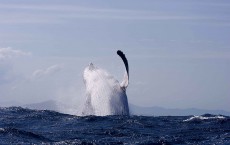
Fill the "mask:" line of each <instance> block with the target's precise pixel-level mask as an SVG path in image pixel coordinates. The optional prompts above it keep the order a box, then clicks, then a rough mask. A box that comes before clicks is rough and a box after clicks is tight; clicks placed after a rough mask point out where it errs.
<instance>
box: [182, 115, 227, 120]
mask: <svg viewBox="0 0 230 145" xmlns="http://www.w3.org/2000/svg"><path fill="white" fill-rule="evenodd" d="M211 119H226V117H224V116H220V115H219V116H213V117H204V116H193V117H190V118H188V119H186V120H183V121H184V122H189V121H202V120H211Z"/></svg>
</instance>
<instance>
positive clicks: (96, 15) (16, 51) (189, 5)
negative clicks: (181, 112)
mask: <svg viewBox="0 0 230 145" xmlns="http://www.w3.org/2000/svg"><path fill="white" fill-rule="evenodd" d="M229 38H230V2H229V1H228V0H174V1H171V0H125V1H124V0H116V1H112V0H91V1H89V0H84V1H80V0H68V1H65V0H46V1H35V0H11V1H9V0H1V1H0V104H1V105H3V104H4V103H5V104H7V103H12V104H21V105H22V104H29V103H37V102H42V101H46V100H56V101H60V102H63V103H67V104H68V103H69V104H71V103H72V104H74V105H76V106H79V105H80V104H81V103H83V102H84V100H85V96H84V92H85V86H84V83H83V78H82V73H83V70H84V68H85V67H86V66H87V65H88V64H89V63H90V62H93V63H94V65H96V66H97V67H99V68H103V69H105V70H107V71H108V72H110V73H111V74H112V75H113V76H114V77H115V78H116V79H117V80H119V81H120V82H121V80H122V77H123V74H124V71H125V67H124V64H123V62H122V60H121V59H120V58H119V56H117V55H116V51H117V50H118V49H120V50H122V51H123V52H124V53H125V54H126V56H127V58H128V61H129V65H130V84H129V87H128V88H127V96H128V100H129V103H132V104H135V105H138V106H160V107H164V108H182V109H183V108H200V109H221V110H226V111H230V105H229V102H230V77H229V74H230V40H229Z"/></svg>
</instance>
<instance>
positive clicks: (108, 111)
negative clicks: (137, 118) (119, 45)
mask: <svg viewBox="0 0 230 145" xmlns="http://www.w3.org/2000/svg"><path fill="white" fill-rule="evenodd" d="M117 54H118V55H119V56H120V57H121V58H122V60H123V62H124V64H125V68H126V72H125V74H124V78H123V81H122V82H121V83H119V81H117V80H116V79H115V78H114V77H113V76H112V75H110V74H109V73H108V72H107V71H105V70H103V69H100V68H97V67H96V66H94V65H93V63H90V64H89V65H88V66H87V67H86V68H85V70H84V73H83V79H84V83H85V87H86V101H85V103H84V105H83V110H82V113H81V115H83V116H85V115H96V116H106V115H129V106H128V99H127V95H126V88H127V87H128V84H129V66H128V61H127V59H126V57H125V55H124V54H123V52H121V51H120V50H118V51H117Z"/></svg>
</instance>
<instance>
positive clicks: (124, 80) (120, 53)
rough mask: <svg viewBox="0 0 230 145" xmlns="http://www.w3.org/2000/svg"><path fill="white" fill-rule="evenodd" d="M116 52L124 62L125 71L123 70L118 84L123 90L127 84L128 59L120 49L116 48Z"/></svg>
mask: <svg viewBox="0 0 230 145" xmlns="http://www.w3.org/2000/svg"><path fill="white" fill-rule="evenodd" d="M117 54H118V55H119V56H120V57H121V59H122V60H123V62H124V64H125V69H126V72H125V74H124V78H123V80H122V82H121V84H120V85H121V88H123V89H124V90H125V89H126V88H127V87H128V85H129V64H128V60H127V59H126V57H125V54H124V53H123V52H122V51H120V50H118V51H117Z"/></svg>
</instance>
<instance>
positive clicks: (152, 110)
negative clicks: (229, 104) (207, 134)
mask: <svg viewBox="0 0 230 145" xmlns="http://www.w3.org/2000/svg"><path fill="white" fill-rule="evenodd" d="M129 108H130V112H131V114H135V115H144V116H188V115H203V114H216V115H218V114H221V115H225V116H230V112H228V111H224V110H206V109H197V108H188V109H166V108H163V107H140V106H137V105H133V104H129Z"/></svg>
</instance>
